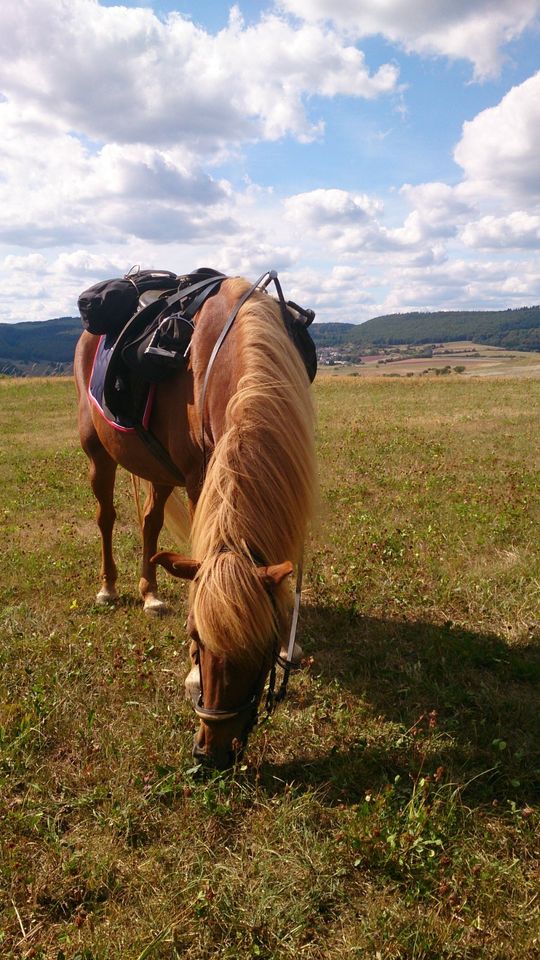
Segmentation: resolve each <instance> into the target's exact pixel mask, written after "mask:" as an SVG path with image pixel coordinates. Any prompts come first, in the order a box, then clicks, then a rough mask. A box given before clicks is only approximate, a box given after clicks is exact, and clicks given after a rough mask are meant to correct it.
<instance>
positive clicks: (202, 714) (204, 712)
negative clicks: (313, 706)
mask: <svg viewBox="0 0 540 960" xmlns="http://www.w3.org/2000/svg"><path fill="white" fill-rule="evenodd" d="M302 574H303V563H302V558H301V559H300V561H299V563H298V569H297V574H296V587H295V594H294V606H293V612H292V617H291V625H290V630H289V644H288V647H287V656H286V658H285V659H283V657H280V655H279V642H278V641H277V638H275V640H274V647H273V654H272V663H271V665H270V673H269V678H268V687H267V690H266V699H265V706H264V709H265V719H268V718H269V717H270V716H271V715H272V713H273V712H274V710H275V708H276V707H277V706H278V704H280V703H281V702H282V701H283V700H284V699H285V697H286V695H287V687H288V683H289V677H290V674H291V670H293V669H294V661H293V653H294V644H295V639H296V630H297V627H298V614H299V612H300V601H301V596H302ZM271 599H272V602H274V601H273V598H271ZM194 643H195V646H196V648H197V652H196V661H195V662H196V663H197V665H198V667H199V688H200V693H199V697H198V699H197V702H196V703H195V704H194V710H195V713H196V714H197V716H198V717H199V719H200V720H203V721H204V722H208V721H209V722H210V723H219V722H220V721H223V720H236V719H237V718H238V717H241V716H242V715H243V714H248V720H247V724H246V727H245V729H244V734H245V735H246V736H247V735H248V734H249V733H250V732H251V731H252V730H253V728H254V727H255V726H256V725H257V723H258V722H259V702H260V700H261V696H262V695H261V694H260V693H259V692H258V691H259V689H260V686H261V674H262V673H263V672H264V673H266V670H265V668H264V667H263V669H262V671H261V673H259V676H258V677H257V680H256V682H255V692H254V693H253V694H252V695H251V696H250V697H249V699H248V700H246V701H245V703H242V704H241V705H240V706H238V707H227V708H224V709H222V708H219V707H205V705H204V686H203V675H202V668H201V649H203V648H204V645H203V643H202V641H201V640H200V639H197V640H194ZM278 667H280V668H281V669H282V670H283V676H282V678H281V683H280V684H279V687H278V688H277V690H276V681H277V668H278ZM263 682H264V679H263Z"/></svg>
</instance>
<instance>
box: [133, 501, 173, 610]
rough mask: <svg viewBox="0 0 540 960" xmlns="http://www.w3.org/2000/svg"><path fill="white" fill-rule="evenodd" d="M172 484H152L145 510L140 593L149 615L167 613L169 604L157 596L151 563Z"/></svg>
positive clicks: (155, 551)
mask: <svg viewBox="0 0 540 960" xmlns="http://www.w3.org/2000/svg"><path fill="white" fill-rule="evenodd" d="M173 489H174V488H173V487H172V486H164V485H161V484H159V485H157V484H150V486H149V488H148V495H147V497H146V501H145V504H144V511H143V523H142V533H143V556H142V567H141V579H140V580H139V593H140V594H141V597H142V599H143V602H144V612H145V613H147V614H149V615H156V614H157V615H159V614H162V613H166V611H167V605H166V604H165V603H164V602H163V600H160V599H159V597H158V596H157V579H156V567H155V565H154V564H152V563H150V559H151V557H153V556H154V554H155V553H157V543H158V537H159V534H160V532H161V528H162V526H163V518H164V513H165V503H166V502H167V498H168V497H169V495H170V494H171V493H172V491H173Z"/></svg>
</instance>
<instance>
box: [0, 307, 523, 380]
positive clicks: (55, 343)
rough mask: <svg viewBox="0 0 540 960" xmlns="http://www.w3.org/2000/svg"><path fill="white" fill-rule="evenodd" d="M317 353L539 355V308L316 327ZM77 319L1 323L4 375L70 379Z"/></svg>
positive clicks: (0, 351) (79, 326)
mask: <svg viewBox="0 0 540 960" xmlns="http://www.w3.org/2000/svg"><path fill="white" fill-rule="evenodd" d="M309 329H310V333H311V335H312V337H313V339H314V341H315V343H316V345H317V348H318V349H320V350H324V349H325V348H333V347H336V348H338V349H339V348H343V347H351V348H354V351H353V352H358V353H360V352H361V351H363V350H365V348H368V347H370V346H374V347H383V346H392V345H394V344H398V343H408V344H431V343H448V342H452V341H457V340H470V341H473V342H474V343H479V344H487V345H489V346H493V347H505V348H507V349H510V350H539V351H540V306H536V307H521V308H520V309H517V310H483V311H481V310H466V311H458V310H449V311H439V312H436V313H419V312H417V313H393V314H389V315H388V316H384V317H374V318H373V319H372V320H367V321H366V323H361V324H355V323H314V324H312V326H311V327H310V328H309ZM81 331H82V324H81V321H80V319H79V318H78V317H58V318H57V319H55V320H43V321H38V322H28V321H25V322H23V323H0V374H1V373H4V374H12V375H19V376H21V375H28V374H32V373H33V374H52V373H69V372H71V369H72V367H71V364H72V361H73V353H74V350H75V344H76V343H77V340H78V338H79V336H80V334H81Z"/></svg>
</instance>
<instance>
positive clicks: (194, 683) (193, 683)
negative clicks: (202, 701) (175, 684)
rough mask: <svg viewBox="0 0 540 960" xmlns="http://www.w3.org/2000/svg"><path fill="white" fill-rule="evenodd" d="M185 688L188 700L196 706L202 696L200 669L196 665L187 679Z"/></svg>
mask: <svg viewBox="0 0 540 960" xmlns="http://www.w3.org/2000/svg"><path fill="white" fill-rule="evenodd" d="M185 688H186V700H191V702H192V703H193V704H196V703H197V702H198V700H199V697H200V695H201V682H200V676H199V667H198V666H197V664H195V663H194V664H193V666H192V668H191V670H190V671H189V673H188V675H187V677H186V680H185Z"/></svg>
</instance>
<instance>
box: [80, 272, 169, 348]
mask: <svg viewBox="0 0 540 960" xmlns="http://www.w3.org/2000/svg"><path fill="white" fill-rule="evenodd" d="M178 280H179V278H178V277H177V276H176V274H175V273H170V271H168V270H136V271H133V272H132V273H129V274H127V275H126V276H125V277H121V278H117V279H115V280H101V281H100V282H99V283H95V284H94V285H93V286H92V287H89V288H88V290H85V291H84V292H83V293H81V295H80V297H79V299H78V307H79V312H80V314H81V320H82V324H83V327H84V328H85V329H86V330H88V332H89V333H93V334H95V335H97V336H101V335H102V334H107V335H108V336H110V337H112V338H114V337H116V336H117V335H118V334H119V333H120V331H121V330H123V328H124V327H125V325H126V323H127V322H128V320H130V319H131V317H132V316H133V314H134V313H135V311H136V310H137V308H138V305H139V297H140V296H141V294H143V293H144V292H145V291H146V290H161V291H170V290H175V289H176V288H177V287H178Z"/></svg>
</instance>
